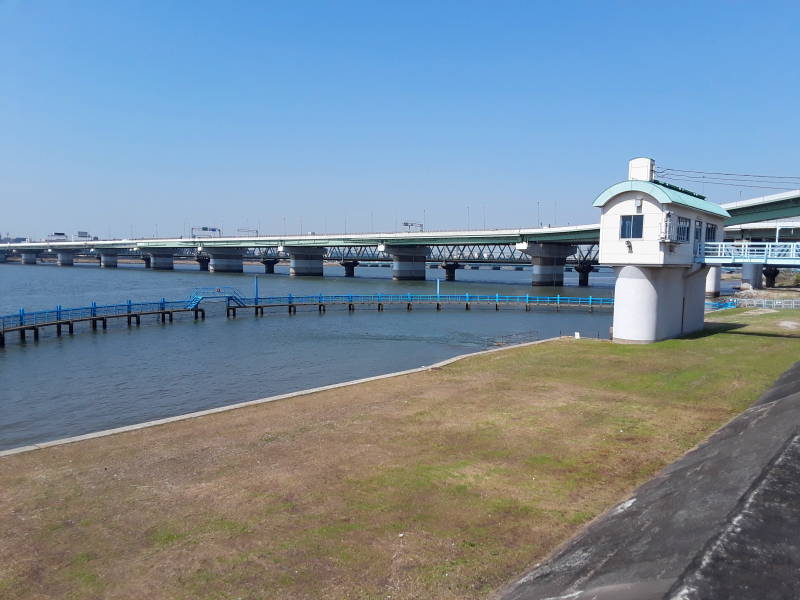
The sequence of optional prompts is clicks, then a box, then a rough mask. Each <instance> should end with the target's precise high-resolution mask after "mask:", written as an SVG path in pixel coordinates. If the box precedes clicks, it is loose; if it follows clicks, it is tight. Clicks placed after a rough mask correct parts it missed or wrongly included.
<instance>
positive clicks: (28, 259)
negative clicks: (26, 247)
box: [20, 252, 39, 265]
mask: <svg viewBox="0 0 800 600" xmlns="http://www.w3.org/2000/svg"><path fill="white" fill-rule="evenodd" d="M38 256H39V253H38V252H22V253H20V262H21V263H22V264H23V265H35V264H36V259H37V258H38Z"/></svg>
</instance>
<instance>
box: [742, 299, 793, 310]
mask: <svg viewBox="0 0 800 600" xmlns="http://www.w3.org/2000/svg"><path fill="white" fill-rule="evenodd" d="M736 306H737V307H738V308H775V309H781V308H795V309H800V300H767V299H766V298H737V299H736Z"/></svg>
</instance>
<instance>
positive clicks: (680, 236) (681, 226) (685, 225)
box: [675, 217, 692, 242]
mask: <svg viewBox="0 0 800 600" xmlns="http://www.w3.org/2000/svg"><path fill="white" fill-rule="evenodd" d="M691 231H692V220H691V219H687V218H686V217H678V227H677V232H676V235H675V240H676V241H678V242H688V241H689V236H690V235H691Z"/></svg>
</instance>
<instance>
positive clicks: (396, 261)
mask: <svg viewBox="0 0 800 600" xmlns="http://www.w3.org/2000/svg"><path fill="white" fill-rule="evenodd" d="M429 252H430V251H429V249H428V247H427V246H391V247H388V246H387V247H386V253H387V254H389V255H391V257H392V279H394V280H396V281H425V262H426V261H427V260H428V254H429Z"/></svg>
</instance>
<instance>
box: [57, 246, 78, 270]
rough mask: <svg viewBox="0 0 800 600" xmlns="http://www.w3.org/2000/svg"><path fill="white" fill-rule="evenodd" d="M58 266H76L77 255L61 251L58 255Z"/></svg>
mask: <svg viewBox="0 0 800 600" xmlns="http://www.w3.org/2000/svg"><path fill="white" fill-rule="evenodd" d="M56 264H57V265H58V266H59V267H71V266H73V265H74V264H75V253H74V252H65V251H63V250H62V251H59V252H58V253H57V254H56Z"/></svg>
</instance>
